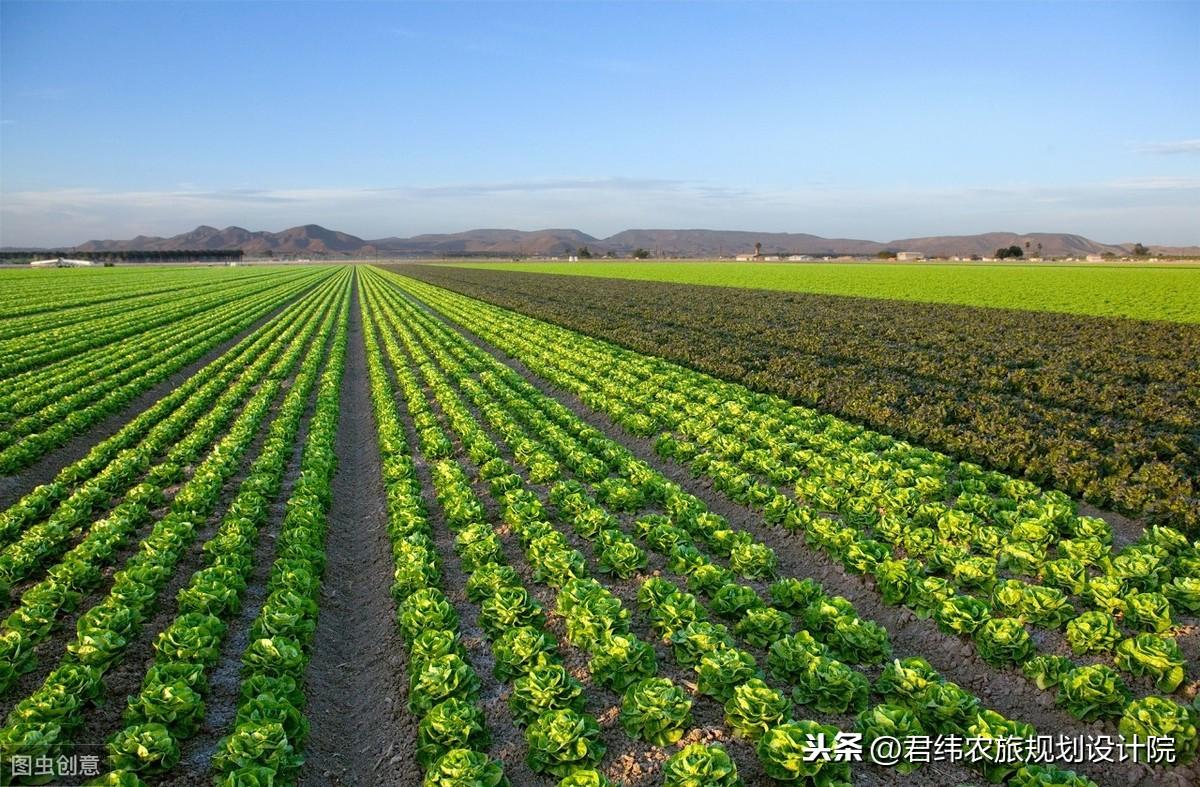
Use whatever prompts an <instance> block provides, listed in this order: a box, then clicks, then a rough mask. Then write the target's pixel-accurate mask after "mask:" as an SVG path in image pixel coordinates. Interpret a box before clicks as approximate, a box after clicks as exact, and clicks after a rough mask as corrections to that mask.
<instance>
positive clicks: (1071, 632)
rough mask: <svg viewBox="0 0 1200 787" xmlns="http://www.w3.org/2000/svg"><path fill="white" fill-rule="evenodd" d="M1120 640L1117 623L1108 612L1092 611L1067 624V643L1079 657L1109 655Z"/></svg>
mask: <svg viewBox="0 0 1200 787" xmlns="http://www.w3.org/2000/svg"><path fill="white" fill-rule="evenodd" d="M1120 639H1121V632H1120V631H1119V630H1118V629H1117V621H1116V620H1115V619H1114V618H1113V616H1112V615H1109V614H1108V613H1107V612H1100V611H1098V610H1092V611H1091V612H1085V613H1083V614H1082V615H1080V616H1079V617H1077V618H1075V619H1074V620H1070V621H1068V622H1067V642H1068V644H1070V646H1071V650H1072V651H1074V652H1075V655H1077V656H1082V655H1083V654H1085V653H1107V652H1109V651H1111V650H1112V648H1113V646H1114V645H1116V644H1117V641H1118V640H1120Z"/></svg>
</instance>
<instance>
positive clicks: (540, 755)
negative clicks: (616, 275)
mask: <svg viewBox="0 0 1200 787" xmlns="http://www.w3.org/2000/svg"><path fill="white" fill-rule="evenodd" d="M53 273H54V272H36V273H35V272H28V273H27V272H19V273H18V272H3V273H0V281H2V282H4V283H5V284H10V283H11V285H12V289H11V290H10V289H9V288H7V287H6V288H4V291H3V294H2V295H0V346H2V347H5V348H6V352H5V353H4V354H3V355H2V356H0V396H2V397H4V398H3V399H2V401H3V402H4V404H3V406H0V419H3V421H2V423H0V429H2V430H0V446H2V447H0V474H2V475H0V507H2V511H0V591H3V594H0V601H3V603H4V613H3V623H2V624H0V718H2V719H3V725H4V726H3V727H2V728H0V783H3V784H7V783H46V782H52V783H55V784H58V783H62V784H83V783H92V784H107V785H139V784H150V785H158V784H161V785H189V786H190V785H200V784H214V783H216V784H219V785H256V786H261V785H286V784H301V785H351V784H355V785H359V784H362V785H366V784H371V785H375V784H378V785H421V784H423V785H431V786H434V787H449V786H450V785H461V786H462V787H466V786H467V785H488V786H489V787H496V786H497V785H513V786H515V787H556V786H557V785H562V786H563V787H570V786H571V785H608V784H620V785H625V786H626V787H635V786H637V787H649V786H650V785H666V787H685V786H687V787H699V786H700V785H736V784H742V785H748V786H753V785H772V784H798V785H821V786H822V787H824V786H827V785H828V786H832V785H842V784H854V785H892V784H895V785H899V784H911V783H915V784H918V785H929V786H933V785H957V784H979V785H982V784H985V783H996V784H999V783H1004V784H1010V785H1014V786H1015V787H1032V786H1033V785H1078V786H1082V785H1089V784H1095V785H1146V786H1149V785H1168V786H1169V787H1175V786H1176V785H1178V786H1180V787H1182V786H1183V785H1189V784H1195V783H1197V781H1200V767H1198V766H1197V763H1196V759H1195V755H1196V753H1197V747H1198V746H1200V733H1198V732H1197V722H1198V716H1200V706H1198V705H1197V702H1198V701H1197V690H1198V688H1200V676H1198V675H1197V664H1198V660H1200V541H1197V539H1198V538H1200V519H1197V508H1196V505H1197V504H1196V489H1195V487H1194V486H1193V485H1192V484H1193V483H1194V480H1195V477H1196V475H1197V473H1196V470H1197V468H1198V465H1197V456H1198V455H1200V447H1198V445H1197V439H1198V438H1197V431H1198V429H1197V427H1198V424H1197V420H1198V419H1200V416H1198V415H1197V409H1198V407H1200V401H1197V399H1196V397H1197V393H1196V392H1197V390H1200V384H1198V383H1200V381H1198V380H1197V379H1196V377H1195V375H1196V374H1197V372H1196V369H1195V365H1194V363H1192V362H1190V361H1189V358H1191V359H1194V358H1195V357H1197V356H1198V355H1200V333H1197V329H1196V328H1194V327H1193V326H1190V325H1179V324H1167V323H1151V322H1139V321H1134V320H1120V319H1111V318H1095V317H1090V318H1081V317H1075V316H1064V315H1057V314H1044V313H1032V312H1026V313H1021V314H1020V316H1019V317H1011V316H1010V315H1011V314H1013V313H1012V312H1008V311H1003V310H989V309H978V308H975V309H968V308H963V307H947V306H940V307H935V306H930V305H926V304H913V303H904V302H901V301H875V300H871V301H865V300H861V299H850V298H845V297H834V296H826V295H812V294H801V293H759V292H757V291H755V292H750V291H746V290H742V289H735V288H728V289H722V288H701V287H693V286H687V285H678V284H647V283H637V284H633V283H631V282H627V281H618V280H611V281H609V280H601V279H594V280H593V279H588V280H586V282H585V280H581V279H579V278H568V277H556V276H547V275H542V274H522V273H516V272H498V271H491V270H471V269H466V268H452V267H449V266H412V265H402V266H392V267H388V268H380V267H375V266H367V265H356V266H314V267H291V268H269V267H245V268H239V269H234V270H218V269H211V270H200V269H180V270H171V271H162V270H155V269H145V270H141V271H139V274H140V275H138V276H134V274H132V273H131V272H130V270H129V269H122V268H117V269H113V270H112V271H79V272H76V271H68V272H66V273H67V275H65V276H61V275H60V276H54V275H53ZM630 288H636V292H634V291H632V290H631V289H630ZM12 292H17V293H19V295H13V294H11V293H12ZM472 296H477V297H472ZM862 304H867V305H868V308H858V309H857V310H856V309H854V308H851V306H852V305H857V306H859V307H861V305H862ZM715 315H720V319H714V316H715ZM799 328H803V330H799ZM47 336H51V337H53V338H54V341H47V340H46V338H47ZM1034 336H1038V337H1040V338H1039V340H1038V341H1034V340H1033V338H1032V337H1034ZM688 337H691V338H688ZM755 337H757V341H755ZM1135 348H1136V352H1133V351H1132V350H1133V349H1135ZM1114 357H1120V358H1122V361H1121V363H1119V364H1114V363H1113V362H1112V359H1113V358H1114ZM839 380H840V381H841V382H838V381H839ZM838 386H840V387H838ZM856 407H859V408H863V409H862V410H861V411H858V410H855V409H854V408H856ZM76 413H87V415H85V416H82V417H78V418H77V417H76V415H75V414H76ZM839 416H845V417H839ZM902 417H903V420H901V418H902ZM972 435H974V436H975V440H974V441H971V440H969V439H968V438H969V437H970V436H972ZM956 440H957V441H958V442H956ZM5 441H7V442H5ZM1006 442H1008V443H1014V444H1015V447H1014V448H1013V449H1012V450H1009V451H1005V450H1002V449H1003V448H1004V446H1005V445H1006ZM943 450H944V451H945V452H944V453H943V452H942V451H943ZM1080 497H1083V498H1085V501H1083V502H1081V500H1080ZM1086 500H1091V501H1092V502H1091V503H1089V502H1086ZM1112 508H1119V509H1121V511H1122V512H1123V513H1121V514H1113V513H1109V511H1110V509H1112ZM839 733H843V734H846V733H849V734H859V735H861V736H862V738H861V739H859V740H860V742H861V744H862V747H863V749H864V750H865V754H864V756H863V757H858V756H856V755H854V754H853V753H852V748H853V747H851V748H850V749H846V748H845V747H844V746H843V748H842V749H840V750H839V751H843V752H846V753H847V756H846V757H837V758H835V757H832V756H825V755H828V754H829V752H828V751H826V752H825V754H822V751H821V744H822V742H826V743H828V744H832V742H833V741H835V740H839V739H838V737H837V736H838V735H839ZM1038 735H1041V736H1047V737H1045V738H1044V739H1042V740H1043V741H1045V742H1044V743H1042V744H1040V748H1036V747H1035V748H1034V749H1033V750H1032V751H1031V750H1030V748H1029V747H1030V746H1031V745H1032V744H1036V743H1037V742H1038V741H1039V739H1038V738H1037V737H1036V736H1038ZM1121 735H1123V736H1126V737H1127V740H1128V741H1129V742H1130V743H1134V744H1137V743H1138V742H1140V743H1141V745H1142V749H1141V752H1140V755H1138V756H1137V757H1134V758H1127V757H1123V756H1119V754H1118V750H1117V749H1109V751H1110V752H1111V754H1112V757H1111V761H1105V760H1104V755H1103V752H1102V751H1101V752H1097V751H1088V752H1086V753H1084V752H1080V753H1075V754H1072V752H1071V748H1070V747H1071V740H1072V739H1081V738H1082V736H1092V739H1093V740H1096V738H1095V736H1109V738H1108V740H1110V745H1111V742H1114V741H1115V742H1118V743H1119V739H1118V737H1117V736H1121ZM906 736H917V737H916V738H914V739H913V740H916V741H917V742H918V746H917V748H916V749H915V750H911V749H910V750H907V751H904V752H901V753H900V756H899V757H898V760H899V762H897V761H896V759H897V758H891V757H890V755H888V753H887V751H885V750H886V749H887V747H886V746H885V747H883V748H877V744H874V742H875V741H876V740H881V741H885V742H886V741H887V740H890V738H892V737H895V738H905V737H906ZM922 736H928V738H929V744H928V745H929V746H930V751H929V754H928V755H927V756H923V755H922V754H921V748H920V746H919V742H920V740H922V739H923V738H922ZM1060 736H1061V741H1060ZM1150 738H1153V739H1154V741H1155V743H1156V744H1159V745H1161V746H1163V747H1168V748H1171V750H1172V751H1173V752H1174V753H1175V754H1177V755H1178V757H1177V760H1178V761H1177V762H1175V763H1171V764H1167V763H1164V762H1161V761H1159V762H1148V761H1147V760H1148V759H1153V757H1152V756H1151V754H1150V752H1149V751H1148V750H1147V748H1146V742H1147V740H1149V739H1150ZM934 739H939V740H938V742H937V743H935V742H934ZM1104 740H1105V739H1104V738H1100V739H1099V745H1100V746H1101V748H1103V746H1104V745H1105V744H1104ZM934 747H938V750H939V751H938V753H939V754H940V755H941V756H934V754H933V748H934ZM872 750H874V751H875V752H876V755H877V758H878V759H880V760H881V762H870V761H868V760H870V759H871V758H870V756H867V755H869V753H870V752H871V751H872ZM1121 751H1124V752H1126V753H1128V752H1129V751H1130V749H1129V748H1125V749H1123V750H1121ZM955 752H957V753H958V755H957V756H951V755H953V754H954V753H955ZM968 755H969V756H968ZM84 756H89V757H92V758H93V759H92V760H88V761H87V762H88V763H89V769H90V770H92V771H94V772H91V773H87V774H85V773H83V772H82V771H81V770H80V769H79V765H80V763H81V762H83V760H81V758H82V757H84ZM1159 756H1160V757H1161V756H1162V755H1161V754H1160V755H1159ZM60 757H62V758H63V759H61V760H60V759H59V758H60ZM851 760H853V761H851ZM858 760H863V761H858ZM883 760H887V761H886V762H884V761H883ZM923 760H924V761H923ZM93 765H94V768H92V767H91V766H93ZM35 766H36V767H37V768H43V769H49V770H50V771H53V772H46V771H45V770H43V771H39V772H38V773H34V772H32V770H28V771H27V770H26V768H33V767H35Z"/></svg>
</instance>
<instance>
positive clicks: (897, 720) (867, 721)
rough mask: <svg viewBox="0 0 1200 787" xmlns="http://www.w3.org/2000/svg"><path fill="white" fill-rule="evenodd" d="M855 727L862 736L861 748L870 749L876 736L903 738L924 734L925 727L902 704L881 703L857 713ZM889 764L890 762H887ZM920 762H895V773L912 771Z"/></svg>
mask: <svg viewBox="0 0 1200 787" xmlns="http://www.w3.org/2000/svg"><path fill="white" fill-rule="evenodd" d="M856 726H857V729H858V731H859V732H860V733H862V736H863V749H864V750H868V751H869V750H870V743H871V742H872V741H874V740H875V739H876V738H882V737H887V738H896V739H899V740H903V739H904V738H907V737H909V736H920V735H924V734H925V729H924V728H923V727H922V726H921V722H920V721H919V720H918V719H917V716H916V714H915V713H913V712H912V711H911V710H910V709H908V708H906V707H904V706H903V705H891V704H888V703H883V704H881V705H874V706H872V707H870V708H867V709H866V710H864V711H863V712H862V713H860V714H858V718H857V725H856ZM889 764H890V763H889ZM919 766H920V763H915V762H908V761H901V762H898V763H896V764H895V769H896V772H897V773H900V774H904V773H912V772H913V771H915V770H916V769H917V768H918V767H919Z"/></svg>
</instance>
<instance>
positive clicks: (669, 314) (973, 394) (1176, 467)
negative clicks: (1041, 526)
mask: <svg viewBox="0 0 1200 787" xmlns="http://www.w3.org/2000/svg"><path fill="white" fill-rule="evenodd" d="M404 273H405V275H411V276H413V277H416V278H420V279H422V280H425V281H428V282H431V283H433V284H440V285H441V286H444V287H448V288H450V289H452V290H456V291H458V292H461V293H464V294H466V295H470V296H474V297H476V298H480V299H482V300H485V301H489V302H491V303H495V304H498V305H500V306H505V307H507V308H510V309H515V310H517V311H520V312H523V313H525V314H529V315H532V316H535V317H538V318H541V319H543V320H548V321H550V322H553V323H556V324H558V325H562V326H565V327H567V328H571V329H574V330H576V331H580V332H583V333H585V334H589V335H592V336H597V337H600V338H604V339H607V340H609V341H613V342H616V343H618V344H620V345H623V346H626V347H629V348H632V349H634V350H638V351H640V352H642V353H646V354H649V355H654V356H660V357H664V358H667V359H670V360H672V361H675V362H677V363H680V364H683V365H685V366H689V367H691V368H694V369H699V370H700V371H703V372H707V373H708V374H712V375H714V376H716V377H720V378H723V379H726V380H731V381H735V382H738V383H741V384H742V385H745V386H746V387H748V388H751V389H753V390H756V391H764V392H768V393H771V394H774V395H776V396H780V397H783V398H786V399H788V400H789V401H793V402H797V403H799V404H803V405H806V406H808V407H813V408H816V409H819V410H821V411H823V412H829V413H834V414H837V415H839V416H842V417H843V418H846V419H848V420H851V421H854V422H856V423H862V424H865V425H868V426H870V427H872V428H874V429H877V430H878V431H881V432H886V433H888V434H892V435H896V436H898V437H903V438H904V439H908V440H911V441H913V442H915V443H919V444H921V445H926V446H928V447H931V448H938V449H940V450H944V451H947V452H948V453H952V454H954V455H955V456H958V457H961V458H963V459H969V460H971V461H974V462H978V463H980V464H985V465H987V466H988V467H990V468H992V469H995V470H1001V471H1003V472H1005V473H1008V474H1011V475H1015V476H1022V477H1024V478H1027V479H1029V480H1031V481H1033V482H1035V483H1038V484H1043V485H1046V486H1048V487H1049V486H1052V487H1054V488H1057V489H1062V490H1063V491H1066V492H1069V493H1070V494H1071V495H1073V496H1076V497H1078V498H1081V499H1084V500H1087V501H1088V502H1089V503H1091V504H1093V505H1096V506H1099V507H1101V508H1105V509H1111V510H1117V511H1120V512H1121V513H1124V514H1126V515H1129V516H1135V517H1138V518H1141V519H1144V520H1146V521H1147V522H1149V523H1152V524H1168V525H1171V526H1173V527H1177V528H1179V529H1181V530H1184V531H1185V532H1187V533H1188V534H1189V535H1190V536H1191V537H1193V538H1194V537H1195V536H1196V535H1200V500H1198V499H1197V492H1198V490H1200V487H1198V486H1197V478H1200V442H1197V441H1196V439H1195V435H1196V433H1197V432H1198V431H1200V408H1197V407H1196V399H1195V395H1194V392H1195V391H1196V389H1197V387H1200V369H1197V367H1196V364H1195V363H1194V362H1193V359H1194V358H1195V357H1197V356H1200V326H1195V325H1179V324H1172V323H1169V322H1150V321H1143V320H1128V319H1101V318H1080V317H1079V316H1078V315H1066V314H1053V313H1048V312H1030V311H1019V310H1015V309H983V308H973V307H956V306H948V305H946V304H927V303H911V302H905V301H899V300H869V301H863V300H862V299H860V298H846V297H838V296H822V295H815V294H809V293H794V292H768V291H764V290H758V291H750V290H745V289H739V288H729V287H704V286H686V285H679V284H668V283H662V282H647V281H638V282H633V281H622V280H618V279H602V278H593V277H576V276H571V277H564V276H554V275H547V274H543V273H519V272H516V271H510V270H506V271H498V270H480V269H467V268H462V267H457V266H447V265H427V266H408V267H407V268H405V269H404Z"/></svg>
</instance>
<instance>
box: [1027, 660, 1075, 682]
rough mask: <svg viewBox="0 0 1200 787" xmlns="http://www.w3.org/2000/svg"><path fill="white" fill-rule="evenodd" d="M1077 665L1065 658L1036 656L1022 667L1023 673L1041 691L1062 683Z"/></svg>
mask: <svg viewBox="0 0 1200 787" xmlns="http://www.w3.org/2000/svg"><path fill="white" fill-rule="evenodd" d="M1073 669H1075V663H1074V662H1073V661H1071V660H1070V659H1068V658H1066V657H1064V656H1046V655H1043V656H1034V657H1033V658H1031V659H1030V660H1029V661H1027V662H1025V663H1024V664H1022V665H1021V671H1022V672H1024V673H1025V676H1026V677H1027V678H1029V679H1030V680H1032V681H1034V682H1035V683H1037V687H1038V688H1039V689H1051V688H1054V687H1055V686H1057V685H1058V684H1060V683H1062V680H1063V678H1065V677H1066V676H1067V673H1068V672H1070V671H1071V670H1073Z"/></svg>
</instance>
